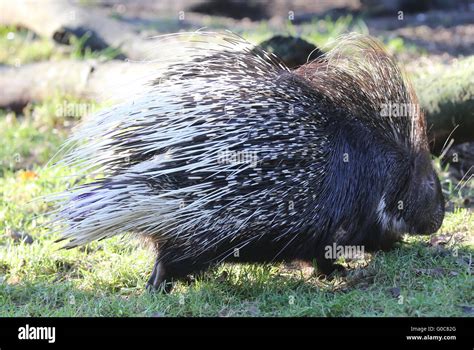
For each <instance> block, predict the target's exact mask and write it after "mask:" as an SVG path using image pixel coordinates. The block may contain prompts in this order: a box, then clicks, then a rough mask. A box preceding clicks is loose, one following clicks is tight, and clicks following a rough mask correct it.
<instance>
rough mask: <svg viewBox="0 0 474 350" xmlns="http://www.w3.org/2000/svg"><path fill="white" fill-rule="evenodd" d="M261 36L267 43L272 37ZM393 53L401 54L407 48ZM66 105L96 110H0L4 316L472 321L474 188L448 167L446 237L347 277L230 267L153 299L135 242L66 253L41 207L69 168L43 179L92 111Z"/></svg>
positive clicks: (0, 298) (145, 262) (49, 106)
mask: <svg viewBox="0 0 474 350" xmlns="http://www.w3.org/2000/svg"><path fill="white" fill-rule="evenodd" d="M352 21H353V20H352V19H351V20H350V21H349V20H347V19H346V20H341V21H340V22H339V24H338V23H334V24H327V23H326V24H324V23H323V22H321V23H319V24H318V25H321V26H323V24H324V25H326V26H327V31H326V32H324V31H323V30H322V29H321V30H320V31H318V33H319V34H314V35H315V36H314V37H311V33H310V32H309V29H308V32H305V30H306V29H304V28H303V29H302V30H301V32H300V34H302V35H309V37H308V38H310V39H311V41H313V42H315V43H320V42H323V41H325V40H327V39H328V38H329V37H331V36H334V35H336V34H338V32H339V31H341V30H342V31H343V30H345V29H347V27H348V26H349V25H352V24H351V23H352ZM289 30H290V31H291V30H296V29H295V28H289ZM298 30H300V29H298ZM10 31H12V29H8V30H7V29H3V31H1V30H0V34H2V36H1V38H0V48H1V47H4V46H2V45H5V40H10V41H11V40H14V39H12V36H11V35H10V36H9V37H10V39H7V38H6V37H7V35H8V32H10ZM15 33H16V32H15ZM3 34H5V35H3ZM23 34H24V33H21V35H23ZM21 35H19V36H18V35H17V36H16V38H17V39H18V38H22V36H21ZM252 35H253V38H263V37H264V36H265V35H266V34H265V28H262V31H261V32H260V33H258V32H255V33H253V34H250V33H248V36H252ZM318 35H319V36H318ZM18 40H20V39H18ZM22 40H23V39H22ZM25 40H26V39H25ZM28 40H29V39H28ZM34 40H41V39H38V38H36V39H34ZM41 45H42V44H39V47H36V48H35V47H34V46H33V47H30V48H29V49H26V48H24V47H20V46H22V45H19V47H18V48H15V49H14V51H13V53H12V52H10V54H8V55H7V56H1V55H0V62H2V63H12V62H14V61H15V57H17V58H18V57H21V58H20V60H21V61H22V62H25V61H35V60H39V59H51V58H52V57H54V55H55V54H56V52H55V50H56V48H49V47H44V48H40V47H41ZM48 45H49V44H48ZM78 45H80V44H78ZM394 45H396V46H397V50H403V43H400V42H398V43H395V44H394ZM23 46H25V45H23ZM28 50H29V51H28ZM0 52H3V50H0ZM77 52H79V51H77ZM77 52H76V53H77ZM81 52H82V51H81ZM22 55H23V56H22ZM12 60H13V61H12ZM65 104H66V105H68V106H71V105H73V106H83V105H85V106H86V107H90V108H93V107H96V105H94V104H91V103H89V102H87V101H77V100H75V99H72V98H69V97H65V96H60V95H57V96H54V97H52V98H51V99H50V100H48V101H46V102H44V103H41V104H33V105H30V106H28V107H27V108H26V109H25V110H24V112H23V113H22V114H21V115H15V114H14V113H11V112H6V111H0V139H1V140H2V147H1V148H0V161H1V163H0V194H1V196H0V233H1V234H0V316H150V317H161V316H472V315H473V306H474V293H473V291H474V286H473V280H472V276H471V271H470V269H472V257H473V232H474V214H473V212H472V211H471V210H469V209H466V208H464V209H459V207H462V203H464V202H465V200H466V198H471V200H472V198H473V197H474V185H473V184H472V182H471V183H470V184H467V185H466V186H464V188H463V189H462V190H460V191H459V190H457V189H456V188H455V187H456V183H455V182H453V180H451V179H450V178H449V177H448V173H447V169H446V168H443V167H442V166H441V164H440V162H439V161H438V162H437V163H436V166H437V167H438V170H439V172H440V174H441V177H442V180H443V187H444V189H445V191H446V194H447V195H449V196H450V198H452V201H453V203H454V204H455V205H454V207H458V209H455V210H454V211H452V212H449V213H448V214H447V215H446V218H445V221H444V223H443V226H442V228H441V230H440V231H439V232H438V233H437V234H436V235H433V236H432V237H406V239H405V240H404V242H403V243H401V244H399V245H398V246H397V247H396V249H394V250H392V251H390V252H387V253H384V252H378V253H376V254H373V255H371V256H369V257H368V258H367V260H364V261H362V262H359V263H358V264H355V263H354V262H350V261H348V262H346V263H347V264H348V265H349V266H350V267H352V268H351V269H350V272H349V274H348V275H347V276H345V277H342V276H336V277H335V278H334V279H332V280H327V279H321V278H318V277H316V276H315V275H314V274H312V273H311V270H310V269H298V268H294V267H292V266H290V265H285V264H265V265H230V264H224V265H221V266H218V267H216V268H214V269H212V270H210V271H208V272H207V273H206V274H205V275H204V276H202V277H199V278H198V279H197V280H196V281H195V282H194V283H191V284H186V283H184V282H179V283H178V284H177V285H176V287H175V289H174V291H173V292H172V293H171V294H170V295H162V294H150V293H148V292H146V291H145V289H144V286H145V283H146V279H147V278H148V275H149V273H150V272H151V267H152V263H153V256H152V254H151V253H150V252H149V251H148V250H147V249H145V248H144V247H142V246H141V245H140V244H139V242H137V241H135V240H133V239H132V240H128V239H123V238H121V237H114V238H112V239H108V240H105V241H100V242H94V243H92V244H90V245H89V246H87V247H83V248H79V249H72V250H61V249H59V248H60V244H57V243H54V241H55V240H56V239H57V238H59V234H58V233H57V232H51V231H50V230H48V229H46V228H45V226H44V225H45V222H46V220H47V215H46V213H47V212H48V211H49V210H51V209H52V208H50V207H49V206H48V205H47V204H46V203H44V202H43V201H41V200H34V199H35V198H38V197H40V196H43V195H46V194H49V193H54V192H58V191H61V190H64V189H66V188H67V187H68V186H70V185H71V180H70V178H69V177H68V175H69V174H70V173H71V172H73V170H72V169H49V168H44V165H45V163H46V162H47V161H48V160H49V159H50V158H51V157H52V156H53V155H54V154H55V153H56V151H57V150H58V149H59V146H60V145H61V143H62V142H63V141H64V140H65V138H66V137H67V135H68V134H69V133H70V130H71V127H72V126H74V125H75V124H76V123H77V121H78V120H79V118H80V117H81V113H82V111H84V109H82V108H78V109H73V110H76V111H78V113H65V112H64V111H65V110H67V109H64V108H63V109H61V108H62V107H64V105H65ZM88 109H89V108H86V109H85V110H88Z"/></svg>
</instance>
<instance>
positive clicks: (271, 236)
mask: <svg viewBox="0 0 474 350" xmlns="http://www.w3.org/2000/svg"><path fill="white" fill-rule="evenodd" d="M194 38H195V39H196V38H197V40H196V41H197V42H201V43H208V42H210V41H211V40H214V41H216V42H217V43H218V44H217V45H216V46H215V47H214V49H205V50H202V49H199V48H195V49H193V51H192V52H193V54H192V56H191V57H190V58H191V59H190V60H188V62H182V63H176V64H173V65H171V66H170V67H169V68H168V70H167V72H166V73H164V74H162V75H160V76H159V77H153V78H152V79H151V80H152V83H151V84H149V85H148V86H147V88H146V91H144V92H143V94H141V95H140V96H138V97H136V98H134V99H133V100H132V101H130V102H126V103H124V104H122V105H120V106H118V107H115V108H112V109H109V110H107V111H105V112H102V113H99V114H98V115H96V116H95V117H94V118H92V119H89V120H88V121H87V122H86V123H85V124H84V125H83V126H82V128H81V129H80V130H79V131H78V132H76V133H75V134H74V135H73V137H72V139H71V142H72V143H77V147H75V148H74V149H73V150H72V151H71V152H69V153H68V154H67V156H66V157H65V164H69V165H77V166H78V167H79V168H80V169H81V170H82V172H83V173H87V174H89V173H90V172H91V171H94V172H95V173H96V174H101V175H100V176H99V177H98V178H97V180H95V181H93V182H91V183H87V184H85V185H82V186H77V187H75V188H73V189H71V190H69V191H67V192H65V193H64V194H62V195H61V196H59V198H60V200H61V202H60V207H59V210H58V211H57V220H58V222H60V223H64V224H65V227H64V239H67V240H68V243H67V247H75V246H77V245H81V244H85V243H88V242H91V241H92V240H96V239H102V238H105V237H109V236H112V235H116V234H119V233H124V232H131V233H136V234H138V235H141V236H143V237H146V238H147V239H148V240H150V241H151V242H152V244H153V245H154V247H155V248H156V254H157V258H156V263H155V266H154V269H153V273H152V275H151V278H150V280H149V282H148V284H149V286H150V287H152V288H159V287H162V286H165V285H166V284H165V283H164V282H165V281H171V280H172V279H176V278H180V277H184V276H186V275H187V274H190V273H193V272H197V271H202V270H204V269H206V268H207V267H209V266H211V265H213V264H216V263H219V262H222V261H229V260H234V261H239V262H269V261H286V260H293V259H298V260H303V261H312V260H313V259H315V260H316V263H317V267H318V269H320V270H321V271H322V272H323V273H330V272H331V271H332V270H333V269H334V267H335V265H334V264H333V263H334V260H333V259H327V258H326V257H325V254H324V252H325V247H327V246H330V245H332V244H333V243H336V244H337V245H341V246H343V245H363V246H364V247H365V249H366V250H376V249H388V248H390V247H391V246H392V245H393V243H394V242H396V241H397V240H399V239H400V237H401V235H402V234H403V233H411V234H425V233H433V232H435V231H436V230H437V229H438V228H439V227H440V225H441V223H442V220H443V217H444V200H443V195H442V192H441V187H440V183H439V180H438V178H437V176H436V174H435V172H434V170H433V167H432V164H431V160H430V154H429V150H428V143H427V136H426V129H425V121H424V117H423V115H422V114H421V112H420V110H419V108H418V107H417V106H418V104H417V100H416V97H415V95H414V93H413V90H412V88H411V87H410V86H409V85H408V84H407V83H406V82H405V80H404V78H403V76H402V74H401V72H400V70H399V69H398V67H397V65H396V64H395V63H394V62H393V61H392V60H391V58H390V57H389V56H388V55H387V54H386V52H385V51H384V50H383V49H382V47H381V46H380V45H379V44H378V43H377V42H376V41H374V40H373V39H371V38H369V37H365V36H360V35H349V36H346V37H343V38H341V39H340V40H339V41H338V44H337V46H335V47H334V48H333V49H332V50H331V51H329V52H328V53H327V54H326V55H325V56H324V57H322V58H321V59H318V60H317V61H314V62H311V63H308V64H306V65H304V66H302V67H300V68H299V69H297V70H295V71H290V70H289V69H288V68H286V67H285V66H284V65H283V64H282V63H280V61H279V60H278V59H277V58H276V57H275V56H272V55H270V54H268V53H266V52H264V51H262V50H258V49H257V50H255V48H254V47H253V46H252V45H251V44H249V43H247V42H246V41H244V40H243V39H241V38H239V37H237V36H234V35H230V34H213V33H198V34H195V36H194ZM198 47H199V45H198ZM205 47H206V46H205V45H204V48H205ZM391 106H405V107H406V106H409V107H410V108H409V109H408V111H410V113H398V115H394V113H391V111H393V109H391ZM397 110H398V109H397ZM384 111H385V112H387V111H388V113H384ZM236 252H238V254H236Z"/></svg>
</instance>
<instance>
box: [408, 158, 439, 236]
mask: <svg viewBox="0 0 474 350" xmlns="http://www.w3.org/2000/svg"><path fill="white" fill-rule="evenodd" d="M410 187H411V189H410V196H411V197H412V198H411V199H412V200H411V203H412V207H411V208H409V210H410V214H411V215H410V219H409V221H410V222H409V224H411V225H410V226H411V228H412V229H411V230H410V231H411V232H412V233H414V234H431V233H434V232H436V231H437V230H438V229H439V227H440V226H441V223H442V222H443V218H444V197H443V193H442V190H441V184H440V182H439V179H438V177H437V175H436V172H435V171H434V169H433V165H432V163H431V159H430V157H429V155H428V154H421V155H419V156H418V157H417V158H416V160H415V163H414V169H413V182H412V184H411V186H410Z"/></svg>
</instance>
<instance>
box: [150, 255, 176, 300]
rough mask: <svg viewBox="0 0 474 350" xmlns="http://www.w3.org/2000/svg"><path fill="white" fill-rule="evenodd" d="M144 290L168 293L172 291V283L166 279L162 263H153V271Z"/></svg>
mask: <svg viewBox="0 0 474 350" xmlns="http://www.w3.org/2000/svg"><path fill="white" fill-rule="evenodd" d="M146 289H147V290H148V291H150V292H157V291H159V292H162V293H170V292H171V290H172V289H173V283H172V282H171V281H170V280H169V278H167V276H166V272H165V267H164V266H163V263H161V262H159V261H158V260H157V261H156V262H155V265H154V267H153V271H152V273H151V276H150V278H149V279H148V282H147V284H146Z"/></svg>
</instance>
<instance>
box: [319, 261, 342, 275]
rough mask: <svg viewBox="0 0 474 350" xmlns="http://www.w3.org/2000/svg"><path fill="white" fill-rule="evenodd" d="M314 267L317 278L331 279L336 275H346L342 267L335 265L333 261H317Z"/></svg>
mask: <svg viewBox="0 0 474 350" xmlns="http://www.w3.org/2000/svg"><path fill="white" fill-rule="evenodd" d="M316 267H317V275H318V276H319V277H329V278H332V277H334V276H335V275H336V274H337V275H340V276H345V275H346V274H347V269H346V268H345V267H344V266H342V265H340V264H336V263H335V262H334V261H333V260H329V259H317V260H316Z"/></svg>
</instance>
